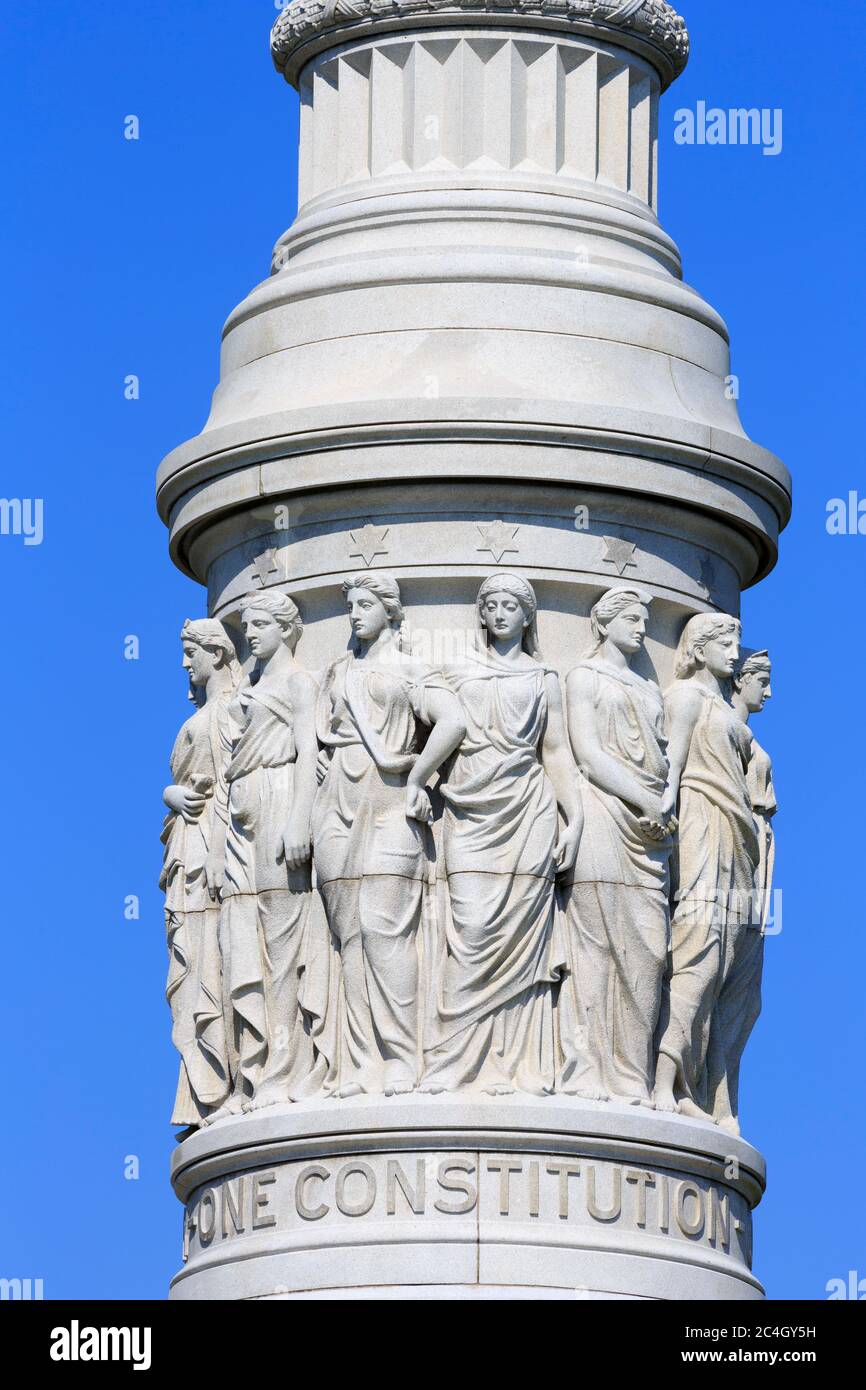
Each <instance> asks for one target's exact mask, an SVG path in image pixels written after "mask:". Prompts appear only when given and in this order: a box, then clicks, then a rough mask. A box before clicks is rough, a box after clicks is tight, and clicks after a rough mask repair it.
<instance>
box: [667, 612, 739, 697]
mask: <svg viewBox="0 0 866 1390" xmlns="http://www.w3.org/2000/svg"><path fill="white" fill-rule="evenodd" d="M740 631H741V628H740V623H739V621H738V619H737V618H732V617H730V616H729V615H728V614H727V613H698V614H696V615H695V617H694V618H689V621H688V622H687V623H686V625H685V628H684V630H683V635H682V637H681V638H680V643H679V646H678V647H677V657H676V677H677V679H678V680H688V679H689V677H690V676H694V675H697V674H698V673H699V672H701V671H709V673H710V674H711V675H713V676H715V678H716V680H718V681H726V680H730V678H731V676H733V674H734V671H735V670H736V666H737V662H738V661H739V658H740Z"/></svg>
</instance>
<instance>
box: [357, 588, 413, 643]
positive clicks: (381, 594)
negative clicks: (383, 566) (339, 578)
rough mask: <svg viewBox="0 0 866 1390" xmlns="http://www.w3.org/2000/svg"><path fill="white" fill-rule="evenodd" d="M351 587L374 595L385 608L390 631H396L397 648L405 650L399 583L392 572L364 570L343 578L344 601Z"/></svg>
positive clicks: (406, 634) (405, 632)
mask: <svg viewBox="0 0 866 1390" xmlns="http://www.w3.org/2000/svg"><path fill="white" fill-rule="evenodd" d="M353 589H367V590H368V591H369V593H371V594H375V595H376V598H377V599H378V600H379V602H380V603H381V605H382V607H383V608H384V610H385V616H386V617H387V619H388V622H389V623H390V624H391V629H392V631H393V632H395V633H396V636H397V646H398V648H399V650H400V651H406V650H407V649H408V645H409V639H408V633H407V629H406V622H405V615H404V612H403V600H402V598H401V597H400V585H399V584H398V583H397V580H396V579H395V578H394V576H393V574H388V573H387V571H385V570H376V571H375V572H374V571H372V570H364V571H362V572H361V573H360V574H353V575H352V576H351V577H350V578H349V579H344V580H343V600H344V601H345V600H347V599H348V597H349V594H350V593H351V591H352V590H353Z"/></svg>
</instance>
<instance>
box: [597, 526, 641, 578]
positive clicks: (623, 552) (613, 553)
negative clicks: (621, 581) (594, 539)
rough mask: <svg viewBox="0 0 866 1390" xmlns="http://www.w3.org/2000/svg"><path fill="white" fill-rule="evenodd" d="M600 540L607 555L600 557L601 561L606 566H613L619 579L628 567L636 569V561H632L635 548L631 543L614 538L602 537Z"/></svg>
mask: <svg viewBox="0 0 866 1390" xmlns="http://www.w3.org/2000/svg"><path fill="white" fill-rule="evenodd" d="M602 540H603V541H604V543H605V545H606V546H607V554H606V555H603V556H602V560H603V562H604V563H605V564H606V565H613V566H614V568H615V569H616V572H617V574H618V575H619V576H620V578H622V576H623V575H624V574H625V572H626V570H627V569H628V567H629V565H631V566H632V567H633V568H634V569H637V560H633V559H632V556H633V555H634V553H635V551H636V550H637V546H636V545H635V544H634V543H633V542H632V541H623V540H620V539H619V538H618V537H616V536H602Z"/></svg>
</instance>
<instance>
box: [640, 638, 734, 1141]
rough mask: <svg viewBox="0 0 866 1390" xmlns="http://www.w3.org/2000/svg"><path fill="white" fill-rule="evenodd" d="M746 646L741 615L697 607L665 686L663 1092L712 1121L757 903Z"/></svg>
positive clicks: (665, 1100)
mask: <svg viewBox="0 0 866 1390" xmlns="http://www.w3.org/2000/svg"><path fill="white" fill-rule="evenodd" d="M739 652H740V624H739V622H738V621H737V620H736V618H731V617H727V616H726V615H721V616H719V615H717V614H707V613H702V614H698V615H697V616H696V617H694V618H691V619H690V620H689V622H688V623H687V624H686V627H685V631H684V632H683V635H682V637H681V639H680V644H679V647H678V649H677V663H676V680H675V681H674V684H673V685H672V686H671V687H670V689H669V690H668V691H667V693H666V695H665V710H666V715H667V727H668V738H669V744H668V755H669V759H670V778H669V782H668V787H667V790H666V792H665V797H664V800H663V803H662V814H663V816H671V815H673V814H674V813H675V812H677V814H678V820H679V837H678V845H677V850H676V853H675V873H674V897H673V902H674V915H673V920H672V923H671V956H670V978H669V980H668V982H667V986H666V989H665V997H664V1001H663V1005H662V1016H661V1020H660V1024H659V1045H658V1050H659V1056H658V1062H657V1066H656V1089H655V1101H656V1105H657V1106H658V1108H659V1109H661V1110H675V1109H679V1111H680V1112H681V1113H682V1114H686V1115H693V1116H697V1117H699V1118H703V1119H706V1118H708V1116H711V1115H713V1114H714V1112H715V1110H716V1097H717V1092H719V1090H720V1087H722V1086H723V1084H724V1075H725V1071H726V1063H725V1058H724V1053H725V1039H724V1037H723V1032H724V1028H716V1029H715V1037H714V1040H713V1052H714V1057H713V1059H712V1060H711V1062H710V1063H708V1049H709V1044H710V1034H711V1018H712V1016H713V1012H714V1010H715V1008H716V1004H717V1001H718V998H719V994H720V991H721V989H722V988H723V985H724V981H725V978H726V976H727V974H728V972H729V970H730V966H731V962H732V961H733V959H734V957H735V955H736V952H737V949H738V945H739V942H740V938H741V935H742V933H743V932H744V931H746V930H747V929H748V926H749V922H750V920H751V914H752V911H753V903H754V887H755V871H756V869H757V865H758V858H759V855H758V837H757V833H756V830H755V821H754V817H753V815H752V807H751V802H750V800H749V792H748V787H747V783H746V770H747V768H748V765H749V759H750V757H751V752H752V735H751V733H750V732H749V729H748V728H747V726H746V725H745V724H744V723H743V721H742V720H741V719H740V717H739V715H738V714H737V712H736V711H735V710H734V709H732V707H731V705H730V703H729V702H728V698H727V695H728V691H729V683H730V680H731V677H732V676H733V673H734V670H735V668H736V664H737V661H738V658H739Z"/></svg>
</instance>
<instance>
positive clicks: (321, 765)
mask: <svg viewBox="0 0 866 1390" xmlns="http://www.w3.org/2000/svg"><path fill="white" fill-rule="evenodd" d="M330 766H331V757H330V754H329V753H328V752H327V751H326V750H325V749H324V748H323V749H322V751H321V753H320V754H319V756H318V758H317V759H316V781H317V782H318V784H319V786H321V785H322V783H323V782H324V780H325V778H326V777H327V775H328V768H329V767H330Z"/></svg>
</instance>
